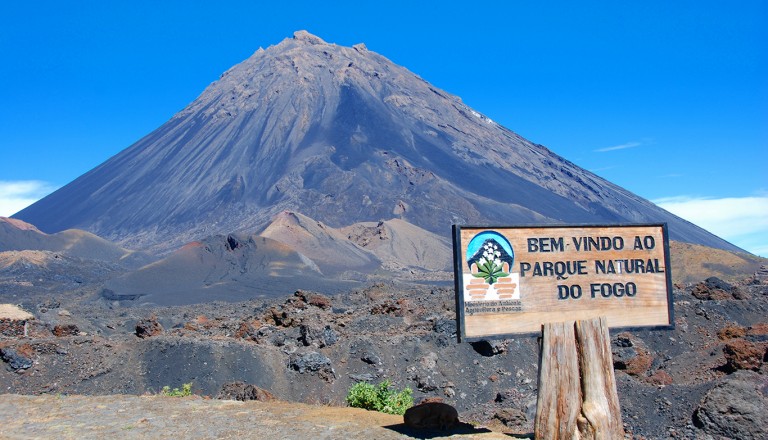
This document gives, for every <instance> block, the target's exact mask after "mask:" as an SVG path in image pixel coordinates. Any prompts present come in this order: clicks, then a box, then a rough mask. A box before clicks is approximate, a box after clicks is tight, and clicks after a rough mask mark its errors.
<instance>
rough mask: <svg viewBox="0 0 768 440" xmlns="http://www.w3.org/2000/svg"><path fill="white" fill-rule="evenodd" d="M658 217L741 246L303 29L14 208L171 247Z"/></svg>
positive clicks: (387, 65)
mask: <svg viewBox="0 0 768 440" xmlns="http://www.w3.org/2000/svg"><path fill="white" fill-rule="evenodd" d="M283 212H296V213H300V214H302V215H303V216H306V218H309V219H313V220H315V221H317V222H319V223H322V224H323V225H327V226H328V227H330V228H344V227H348V226H350V225H353V224H355V223H361V222H380V221H391V220H398V221H403V222H407V223H409V224H411V225H415V226H416V227H419V228H421V229H424V230H426V231H428V232H430V233H434V234H437V235H439V236H443V237H447V236H448V235H449V234H450V230H451V224H454V223H457V224H506V225H512V224H562V223H589V224H615V223H623V222H631V223H642V222H654V223H656V222H666V223H668V225H669V231H670V236H671V238H672V239H673V240H678V241H683V242H688V243H696V244H702V245H705V246H709V247H715V248H722V249H726V250H735V251H741V249H739V248H737V247H735V246H733V245H731V244H730V243H728V242H726V241H724V240H722V239H720V238H718V237H717V236H715V235H712V234H710V233H709V232H707V231H705V230H703V229H701V228H699V227H697V226H695V225H693V224H691V223H689V222H687V221H685V220H682V219H680V218H679V217H676V216H674V215H672V214H670V213H669V212H667V211H664V210H662V209H660V208H658V207H657V206H655V205H654V204H652V203H650V202H649V201H647V200H644V199H642V198H640V197H638V196H636V195H634V194H632V193H631V192H629V191H627V190H625V189H623V188H621V187H619V186H617V185H614V184H612V183H610V182H608V181H606V180H604V179H602V178H600V177H599V176H597V175H595V174H593V173H591V172H589V171H586V170H584V169H582V168H579V167H578V166H576V165H575V164H573V163H571V162H569V161H568V160H566V159H564V158H562V157H560V156H558V155H556V154H554V153H553V152H551V151H549V150H548V149H547V148H545V147H544V146H541V145H537V144H535V143H532V142H530V141H528V140H526V139H524V138H522V137H521V136H519V135H517V134H515V133H514V132H512V131H510V130H509V129H507V128H505V127H502V126H501V125H499V124H497V123H495V122H494V121H492V120H491V119H489V118H487V117H486V116H484V115H482V114H481V113H479V112H478V111H475V110H473V109H471V108H470V107H468V106H467V105H465V104H464V103H463V102H462V101H461V99H460V98H458V97H456V96H454V95H451V94H449V93H447V92H445V91H443V90H440V89H438V88H436V87H434V86H432V85H430V84H429V83H428V82H427V81H425V80H424V79H422V78H420V77H419V76H417V75H415V74H414V73H412V72H410V71H408V70H407V69H406V68H404V67H400V66H398V65H395V64H393V63H392V62H391V61H389V60H388V59H386V58H385V57H383V56H381V55H378V54H376V53H374V52H372V51H369V50H368V49H367V48H366V47H365V45H363V44H357V45H354V46H352V47H343V46H338V45H335V44H329V43H326V42H324V41H323V40H321V39H320V38H318V37H316V36H314V35H311V34H309V33H307V32H304V31H299V32H296V33H295V34H294V35H293V37H292V38H287V39H285V40H284V41H282V42H281V43H279V44H277V45H275V46H271V47H269V48H267V49H259V50H258V51H256V52H255V53H254V54H253V55H252V56H251V57H250V58H248V59H246V60H245V61H243V62H242V63H240V64H238V65H236V66H234V67H232V68H231V69H229V70H228V71H226V72H225V73H224V74H223V75H221V77H220V78H219V79H218V80H217V81H215V82H213V83H212V84H211V85H210V86H209V87H207V88H206V89H205V90H204V91H203V93H202V94H201V95H200V96H199V97H198V98H197V99H196V100H195V101H193V102H192V103H191V104H189V105H188V106H187V107H186V108H184V109H183V110H182V111H180V112H179V113H177V114H176V115H175V116H173V117H172V118H171V119H170V120H169V121H168V122H166V123H165V124H163V125H162V126H160V127H159V128H158V129H156V130H155V131H153V132H152V133H150V134H149V135H147V136H146V137H144V138H142V139H141V140H139V141H138V142H136V143H135V144H133V145H132V146H130V147H129V148H127V149H125V150H123V151H122V152H120V153H118V154H117V155H115V156H114V157H112V158H110V159H109V160H107V161H106V162H104V163H103V164H101V165H99V166H98V167H96V168H95V169H93V170H91V171H89V172H88V173H86V174H84V175H83V176H81V177H79V178H78V179H76V180H75V181H73V182H71V183H70V184H68V185H66V186H64V187H62V188H61V189H59V190H58V191H56V192H54V193H53V194H51V195H49V196H48V197H46V198H44V199H42V200H40V201H38V202H37V203H35V204H33V205H31V206H30V207H28V208H26V209H24V210H22V211H20V212H19V213H17V214H16V215H15V216H14V218H16V219H21V220H24V221H26V222H29V223H32V224H34V225H36V226H37V227H38V228H40V229H41V230H42V231H45V232H48V233H54V232H58V231H62V230H66V229H72V228H78V229H83V230H86V231H90V232H92V233H95V234H97V235H99V236H101V237H104V238H106V239H109V240H111V241H114V242H117V243H119V244H120V245H121V246H125V247H128V248H145V249H155V250H157V251H161V252H162V251H170V250H172V249H176V248H178V247H179V246H180V245H182V244H184V243H188V242H191V241H194V240H199V239H201V238H203V237H209V236H213V235H215V234H224V235H226V234H229V233H232V232H237V233H246V234H253V233H259V232H262V231H264V230H266V229H267V228H268V227H269V226H270V225H271V224H272V223H273V222H274V221H275V219H276V218H277V219H279V216H280V214H281V213H283Z"/></svg>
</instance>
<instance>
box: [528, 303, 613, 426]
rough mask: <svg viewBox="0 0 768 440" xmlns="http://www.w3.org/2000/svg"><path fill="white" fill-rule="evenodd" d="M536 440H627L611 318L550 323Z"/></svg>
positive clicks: (543, 356) (544, 346) (544, 343)
mask: <svg viewBox="0 0 768 440" xmlns="http://www.w3.org/2000/svg"><path fill="white" fill-rule="evenodd" d="M534 429H535V434H534V435H535V438H536V439H542V440H543V439H546V440H561V439H563V440H566V439H568V440H570V439H595V440H597V439H605V440H615V439H622V438H624V428H623V425H622V422H621V410H620V408H619V396H618V393H617V392H616V378H615V376H614V373H613V361H612V358H611V348H610V338H609V337H608V325H607V323H606V319H605V317H600V318H594V319H589V320H584V321H576V322H575V323H574V322H573V321H570V322H566V323H552V324H544V326H543V328H542V345H541V356H540V361H539V394H538V401H537V406H536V421H535V425H534Z"/></svg>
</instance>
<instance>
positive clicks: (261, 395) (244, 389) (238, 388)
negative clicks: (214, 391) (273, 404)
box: [216, 382, 277, 402]
mask: <svg viewBox="0 0 768 440" xmlns="http://www.w3.org/2000/svg"><path fill="white" fill-rule="evenodd" d="M216 398H217V399H220V400H239V401H241V402H245V401H248V400H259V401H262V402H269V401H271V400H276V399H277V398H276V397H275V396H274V394H272V393H270V392H269V391H267V390H265V389H262V388H259V387H257V386H256V385H251V384H249V383H245V382H232V383H228V384H224V386H222V387H221V391H219V394H218V395H217V396H216Z"/></svg>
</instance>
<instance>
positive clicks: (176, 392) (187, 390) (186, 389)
mask: <svg viewBox="0 0 768 440" xmlns="http://www.w3.org/2000/svg"><path fill="white" fill-rule="evenodd" d="M160 395H161V396H166V397H187V396H191V395H192V382H190V383H185V384H183V385H182V386H181V389H178V388H174V389H171V387H169V386H168V385H166V386H164V387H163V389H162V390H161V391H160Z"/></svg>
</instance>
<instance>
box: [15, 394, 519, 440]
mask: <svg viewBox="0 0 768 440" xmlns="http://www.w3.org/2000/svg"><path fill="white" fill-rule="evenodd" d="M402 422H403V419H402V417H400V416H393V415H388V414H382V413H378V412H374V411H365V410H361V409H356V408H341V407H328V406H311V405H304V404H298V403H287V402H257V401H251V402H237V401H228V400H206V399H201V398H198V397H187V398H170V397H160V396H127V395H117V396H55V395H44V396H20V395H14V394H5V395H0V426H2V428H0V438H2V439H91V438H92V439H104V438H122V439H157V438H183V439H226V438H279V439H295V440H305V439H350V440H356V439H357V440H372V439H377V440H378V439H381V440H387V439H403V438H467V439H510V438H513V437H510V436H508V435H505V434H502V433H498V432H491V431H489V430H487V429H484V428H473V427H472V426H470V425H468V424H463V425H462V426H460V427H459V428H457V429H455V430H453V431H450V432H440V431H415V430H410V429H408V428H406V427H405V426H404V425H403V424H402Z"/></svg>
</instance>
